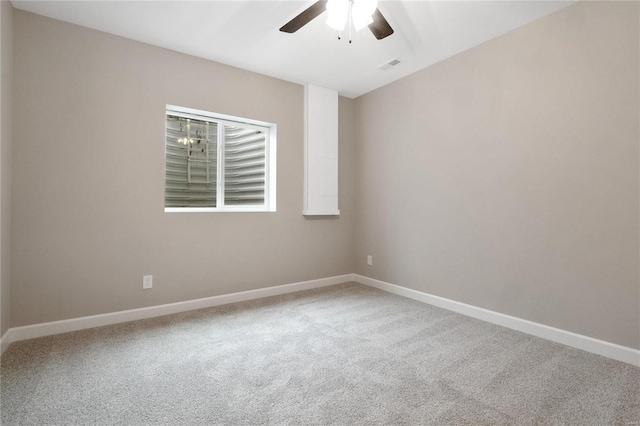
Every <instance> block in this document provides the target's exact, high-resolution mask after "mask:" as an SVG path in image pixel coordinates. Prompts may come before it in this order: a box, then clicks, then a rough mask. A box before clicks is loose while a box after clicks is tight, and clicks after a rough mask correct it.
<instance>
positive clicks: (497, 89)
mask: <svg viewBox="0 0 640 426" xmlns="http://www.w3.org/2000/svg"><path fill="white" fill-rule="evenodd" d="M638 9H639V8H638V4H637V3H635V2H633V3H632V2H629V3H615V2H605V3H596V2H581V3H579V4H576V5H574V6H571V7H569V8H567V9H565V10H562V11H560V12H558V13H556V14H553V15H551V16H548V17H546V18H543V19H541V20H539V21H537V22H534V23H532V24H530V25H528V26H526V27H523V28H521V29H518V30H516V31H514V32H511V33H508V34H506V35H504V36H502V37H499V38H497V39H494V40H492V41H490V42H488V43H485V44H483V45H481V46H479V47H477V48H474V49H471V50H469V51H467V52H464V53H462V54H460V55H458V56H456V57H454V58H451V59H449V60H446V61H444V62H441V63H439V64H437V65H435V66H432V67H430V68H428V69H425V70H423V71H421V72H418V73H416V74H414V75H412V76H409V77H407V78H405V79H403V80H400V81H398V82H396V83H394V84H391V85H388V86H386V87H384V88H381V89H378V90H376V91H374V92H372V93H370V94H368V95H365V96H363V97H361V98H358V99H357V100H355V101H352V100H349V99H344V98H341V99H340V210H341V212H342V215H341V216H340V218H339V219H327V218H322V219H305V218H303V217H302V215H301V209H302V181H303V179H302V172H303V170H302V167H303V162H302V149H303V144H302V138H303V134H302V131H303V111H302V102H303V88H302V87H301V86H299V85H295V84H291V83H287V82H284V81H280V80H276V79H272V78H269V77H265V76H261V75H258V74H254V73H250V72H245V71H241V70H238V69H235V68H231V67H227V66H224V65H220V64H216V63H212V62H208V61H205V60H201V59H197V58H193V57H189V56H185V55H181V54H178V53H175V52H171V51H167V50H163V49H159V48H155V47H152V46H148V45H145V44H141V43H137V42H133V41H130V40H126V39H122V38H118V37H114V36H110V35H106V34H103V33H99V32H96V31H92V30H88V29H84V28H81V27H77V26H73V25H70V24H66V23H62V22H58V21H54V20H50V19H47V18H43V17H39V16H36V15H32V14H29V13H25V12H20V11H16V12H15V22H14V23H15V58H14V64H15V68H16V72H15V79H14V87H15V91H16V93H19V94H20V96H17V97H16V99H15V100H14V103H13V110H14V121H13V123H14V139H15V140H16V144H15V146H14V161H13V171H14V173H13V187H12V188H13V200H12V203H13V205H12V212H13V223H12V226H13V232H12V236H13V240H12V242H11V249H12V263H11V266H12V283H11V291H12V295H11V298H12V300H11V308H12V312H11V326H12V327H17V326H21V325H26V324H33V323H39V322H45V321H53V320H59V319H64V318H72V317H78V316H83V315H92V314H98V313H104V312H112V311H118V310H123V309H130V308H136V307H142V306H151V305H156V304H161V303H169V302H175V301H180V300H189V299H194V298H199V297H206V296H213V295H218V294H224V293H230V292H235V291H241V290H249V289H254V288H258V287H266V286H271V285H278V284H285V283H290V282H297V281H303V280H308V279H314V278H322V277H327V276H332V275H338V274H344V273H349V272H354V271H355V272H357V273H360V274H363V275H366V276H370V277H373V278H377V279H381V280H384V281H388V282H391V283H395V284H399V285H404V286H407V287H411V288H415V289H418V290H421V291H425V292H429V293H432V294H436V295H440V296H443V297H447V298H451V299H454V300H457V301H460V302H464V303H469V304H472V305H476V306H480V307H484V308H487V309H491V310H495V311H498V312H503V313H506V314H509V315H514V316H516V317H520V318H525V319H529V320H532V321H536V322H539V323H543V324H548V325H551V326H554V327H558V328H562V329H566V330H569V331H573V332H576V333H580V334H584V335H587V336H592V337H595V338H599V339H603V340H607V341H611V342H614V343H618V344H621V345H625V346H629V347H634V348H640V284H639V274H640V272H639V257H640V253H639V243H640V241H639V239H640V238H639V231H640V229H639V220H640V214H639V211H638V207H639V201H640V200H639V192H640V188H639V170H640V164H639V161H638V140H639V137H640V135H639V125H640V123H639V117H638V116H639V101H638V99H639V87H638V76H639V70H638V61H639V58H638V50H639V46H638V44H639V42H638V39H639V36H640V34H639V30H638V28H639V22H638V21H639V19H638V12H639V10H638ZM3 12H4V9H3ZM4 29H5V25H4V21H3V30H4ZM4 41H5V40H4V37H3V43H4ZM4 55H5V46H4V44H3V61H4ZM4 83H5V80H3V86H2V89H3V120H4V117H5V115H4V111H5V109H4V90H5V86H4ZM166 103H171V104H176V105H183V106H188V107H192V108H198V109H204V110H210V111H215V112H221V113H225V114H231V115H238V116H244V117H250V118H254V119H259V120H265V121H270V122H275V123H277V124H278V136H279V138H278V211H277V213H247V214H165V213H163V211H162V210H163V209H162V207H163V179H164V164H163V160H164V158H163V155H164V141H163V139H164V127H163V126H164V105H165V104H166ZM354 121H355V125H354V126H352V123H353V122H354ZM5 131H6V130H5V127H4V126H3V147H4V140H5V136H4V132H5ZM3 150H4V148H3ZM3 152H4V151H3ZM5 159H6V158H5V157H4V155H3V162H2V165H3V169H2V176H3V178H2V187H3V188H4V187H5V185H6V180H5V176H4V173H5V171H6V168H5ZM10 166H11V164H9V170H10ZM4 196H6V191H4V190H3V197H4ZM2 202H3V213H2V214H3V217H2V230H3V239H2V241H3V259H4V256H5V253H6V252H8V251H5V250H4V244H5V241H8V240H6V239H5V235H4V230H5V229H6V228H5V226H6V223H5V220H6V219H5V217H6V216H5V208H4V207H5V206H6V204H5V202H6V200H5V199H4V198H3V201H2ZM239 229H242V230H244V231H243V232H241V233H238V230H239ZM367 254H371V255H373V257H374V265H373V266H371V267H369V266H367V265H366V255H367ZM2 273H3V275H2V276H3V285H4V284H5V279H4V273H5V268H4V260H3V272H2ZM143 274H153V275H154V289H153V290H151V291H144V292H143V291H142V290H141V278H142V275H143ZM7 292H8V290H6V289H5V288H4V287H3V289H2V298H3V313H2V315H3V317H4V315H5V313H6V309H5V305H4V301H5V300H6V299H5V295H6V294H7ZM4 324H6V321H5V320H4V318H3V325H2V329H3V330H4V329H6V325H4Z"/></svg>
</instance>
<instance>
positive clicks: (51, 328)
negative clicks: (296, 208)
mask: <svg viewBox="0 0 640 426" xmlns="http://www.w3.org/2000/svg"><path fill="white" fill-rule="evenodd" d="M348 281H355V282H358V283H360V284H364V285H367V286H370V287H375V288H377V289H380V290H384V291H387V292H389V293H394V294H397V295H400V296H404V297H408V298H410V299H414V300H418V301H420V302H423V303H427V304H429V305H433V306H437V307H440V308H443V309H447V310H449V311H453V312H457V313H460V314H463V315H467V316H470V317H473V318H477V319H480V320H483V321H487V322H490V323H493V324H497V325H501V326H503V327H507V328H511V329H513V330H517V331H521V332H523V333H527V334H530V335H533V336H536V337H541V338H543V339H547V340H551V341H554V342H557V343H562V344H564V345H567V346H571V347H574V348H577V349H582V350H584V351H587V352H591V353H594V354H598V355H602V356H605V357H607V358H611V359H615V360H618V361H622V362H626V363H628V364H632V365H635V366H638V367H640V350H637V349H633V348H628V347H626V346H621V345H617V344H615V343H610V342H606V341H604V340H598V339H594V338H592V337H588V336H583V335H581V334H577V333H572V332H570V331H565V330H561V329H559V328H554V327H550V326H547V325H543V324H539V323H535V322H533V321H528V320H525V319H521V318H517V317H512V316H510V315H505V314H501V313H498V312H494V311H490V310H488V309H483V308H478V307H476V306H472V305H467V304H465V303H461V302H456V301H454V300H450V299H445V298H443V297H439V296H434V295H432V294H428V293H423V292H421V291H418V290H413V289H410V288H406V287H402V286H399V285H395V284H390V283H387V282H384V281H380V280H376V279H373V278H369V277H365V276H362V275H358V274H346V275H339V276H335V277H329V278H322V279H318V280H311V281H303V282H298V283H292V284H285V285H279V286H275V287H267V288H261V289H257V290H249V291H242V292H238V293H231V294H224V295H220V296H213V297H206V298H203V299H196V300H188V301H185V302H177V303H170V304H166V305H158V306H150V307H147V308H139V309H131V310H127V311H119V312H112V313H108V314H101V315H92V316H87V317H80V318H72V319H67V320H62V321H54V322H48V323H42V324H34V325H27V326H23V327H14V328H10V329H9V330H7V331H6V332H5V333H4V335H3V336H2V337H1V338H0V354H2V353H3V352H4V351H5V349H6V348H7V347H8V346H9V344H11V343H12V342H17V341H20V340H26V339H33V338H36V337H43V336H50V335H53V334H60V333H66V332H69V331H77V330H83V329H86V328H93V327H101V326H104V325H111V324H118V323H122V322H128V321H136V320H140V319H145V318H153V317H158V316H162V315H169V314H175V313H179V312H185V311H191V310H195V309H202V308H209V307H213V306H220V305H226V304H229V303H236V302H243V301H247V300H254V299H260V298H263V297H269V296H278V295H281V294H287V293H295V292H297V291H303V290H310V289H313V288H320V287H326V286H330V285H335V284H340V283H343V282H348Z"/></svg>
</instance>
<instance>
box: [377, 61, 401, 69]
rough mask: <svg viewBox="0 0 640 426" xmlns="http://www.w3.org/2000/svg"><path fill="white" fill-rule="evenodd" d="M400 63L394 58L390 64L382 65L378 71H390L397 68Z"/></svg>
mask: <svg viewBox="0 0 640 426" xmlns="http://www.w3.org/2000/svg"><path fill="white" fill-rule="evenodd" d="M399 63H400V60H399V59H395V58H394V59H392V60H390V61H389V62H386V63H384V64H382V65H380V66H379V67H378V68H377V69H379V70H380V71H386V70H388V69H390V68H393V67H395V66H397V65H398V64H399Z"/></svg>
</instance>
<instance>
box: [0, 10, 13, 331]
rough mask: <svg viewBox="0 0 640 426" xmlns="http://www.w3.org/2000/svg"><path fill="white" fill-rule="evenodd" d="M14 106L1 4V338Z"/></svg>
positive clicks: (5, 323) (7, 22)
mask: <svg viewBox="0 0 640 426" xmlns="http://www.w3.org/2000/svg"><path fill="white" fill-rule="evenodd" d="M12 103H13V7H12V6H11V3H10V2H8V1H1V2H0V336H2V335H4V333H5V331H7V330H8V329H9V318H10V309H11V306H10V297H11V296H10V292H11V288H10V279H11V273H10V259H11V258H10V256H9V253H10V248H11V247H10V242H11V145H12V140H13V135H12V127H13V124H12V108H13V106H12Z"/></svg>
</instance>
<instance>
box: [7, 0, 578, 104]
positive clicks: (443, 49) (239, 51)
mask: <svg viewBox="0 0 640 426" xmlns="http://www.w3.org/2000/svg"><path fill="white" fill-rule="evenodd" d="M314 1H315V0H309V1H287V0H284V1H282V0H281V1H270V0H261V1H239V0H236V1H94V0H92V1H50V0H49V1H16V0H13V1H12V4H13V6H14V7H16V8H17V9H22V10H26V11H29V12H33V13H37V14H39V15H44V16H49V17H51V18H55V19H59V20H62V21H67V22H71V23H74V24H78V25H82V26H85V27H89V28H93V29H96V30H100V31H104V32H107V33H111V34H115V35H119V36H122V37H127V38H130V39H133V40H138V41H141V42H145V43H149V44H152V45H155V46H161V47H165V48H167V49H171V50H175V51H178V52H183V53H187V54H190V55H194V56H198V57H201V58H205V59H210V60H212V61H216V62H221V63H224V64H228V65H232V66H236V67H239V68H243V69H246V70H251V71H255V72H258V73H261V74H266V75H269V76H273V77H277V78H280V79H283V80H288V81H292V82H295V83H300V84H305V83H311V84H315V85H318V86H322V87H327V88H330V89H335V90H337V91H338V92H340V94H341V95H343V96H348V97H351V98H355V97H357V96H360V95H362V94H365V93H367V92H369V91H371V90H374V89H376V88H378V87H381V86H384V85H385V84H388V83H390V82H392V81H394V80H397V79H399V78H402V77H404V76H406V75H408V74H411V73H414V72H416V71H418V70H420V69H422V68H425V67H428V66H429V65H432V64H434V63H436V62H438V61H441V60H443V59H445V58H448V57H450V56H453V55H455V54H457V53H460V52H462V51H464V50H467V49H469V48H471V47H473V46H476V45H478V44H480V43H483V42H485V41H487V40H490V39H492V38H494V37H496V36H499V35H501V34H504V33H506V32H508V31H511V30H513V29H515V28H518V27H520V26H522V25H525V24H527V23H529V22H531V21H534V20H536V19H539V18H541V17H543V16H545V15H548V14H550V13H553V12H555V11H557V10H559V9H561V8H563V7H566V6H568V5H570V4H572V3H573V2H574V0H571V1H554V0H546V1H542V0H538V1H518V0H506V1H480V0H476V1H425V0H422V1H380V3H379V7H378V8H379V9H380V11H381V12H382V13H383V15H384V16H385V17H386V19H387V21H388V22H389V24H390V25H391V26H392V27H393V29H394V30H395V33H394V34H392V35H391V36H389V37H387V38H386V39H383V40H376V39H375V37H374V36H373V34H371V32H370V31H369V30H368V29H363V30H362V31H360V32H358V33H355V34H354V39H353V43H352V44H349V43H348V42H347V40H346V39H345V38H343V39H342V40H338V39H337V33H336V32H335V31H334V30H332V29H331V28H329V27H328V26H327V25H326V24H325V22H324V21H325V19H326V14H325V13H323V14H322V15H320V16H319V17H318V18H316V19H315V20H313V21H312V22H311V23H309V24H308V25H306V26H305V27H303V28H302V29H300V30H299V31H298V32H296V33H294V34H286V33H282V32H280V31H278V29H279V28H280V27H281V26H282V25H284V24H285V23H287V22H288V21H289V20H290V19H291V18H293V17H294V16H296V15H297V14H298V13H300V12H302V11H303V10H305V9H306V8H307V7H308V6H310V5H311V4H313V3H314ZM394 58H397V59H399V60H400V61H401V63H400V65H398V66H396V67H394V68H391V69H389V70H387V71H380V70H377V69H376V68H377V67H378V66H379V65H382V64H384V63H386V62H388V61H389V60H391V59H394Z"/></svg>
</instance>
